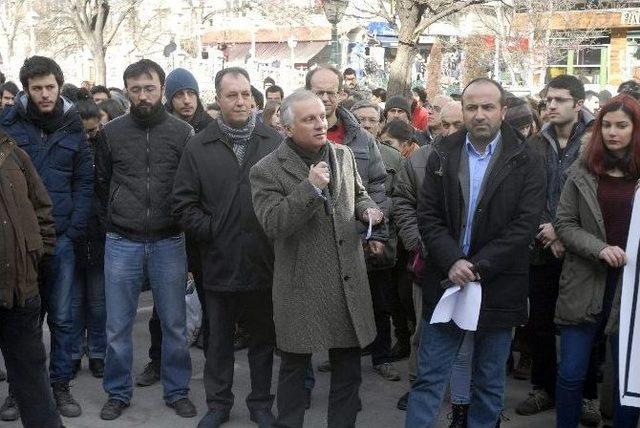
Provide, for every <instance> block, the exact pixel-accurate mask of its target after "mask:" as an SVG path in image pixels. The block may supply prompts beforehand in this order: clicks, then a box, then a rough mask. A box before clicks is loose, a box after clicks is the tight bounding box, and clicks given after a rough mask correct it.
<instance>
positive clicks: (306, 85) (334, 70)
mask: <svg viewBox="0 0 640 428" xmlns="http://www.w3.org/2000/svg"><path fill="white" fill-rule="evenodd" d="M320 70H329V71H331V72H332V73H333V74H335V75H336V77H338V91H341V90H342V80H343V79H342V73H340V70H338V69H337V68H335V67H333V66H331V65H321V66H319V67H317V68H314V69H313V70H309V71H308V72H307V75H306V76H305V78H304V88H305V89H307V90H309V91H310V90H311V79H312V78H313V75H314V74H316V72H317V71H320Z"/></svg>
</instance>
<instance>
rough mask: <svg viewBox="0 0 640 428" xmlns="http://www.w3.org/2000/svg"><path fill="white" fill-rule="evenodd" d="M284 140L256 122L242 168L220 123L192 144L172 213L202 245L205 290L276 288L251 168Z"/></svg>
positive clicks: (180, 171) (178, 180) (180, 172)
mask: <svg viewBox="0 0 640 428" xmlns="http://www.w3.org/2000/svg"><path fill="white" fill-rule="evenodd" d="M281 141H282V137H281V136H280V134H278V133H277V132H276V131H274V130H273V129H271V128H267V127H266V126H265V125H263V124H262V123H259V122H258V123H256V126H255V129H254V131H253V134H252V135H251V142H250V143H249V147H248V148H247V152H246V153H245V157H244V163H243V165H242V166H240V164H239V163H238V160H237V158H236V156H235V154H234V152H233V149H232V148H231V147H232V146H231V143H230V142H228V139H227V137H226V135H225V134H223V133H222V131H221V130H220V127H219V126H218V124H217V122H213V123H211V124H210V125H209V126H208V127H207V128H206V129H205V130H204V131H202V132H200V133H199V134H197V135H196V136H195V137H193V138H191V139H190V140H189V143H188V144H187V147H186V148H185V151H184V155H183V157H182V160H181V161H180V166H179V168H178V172H177V173H176V180H175V185H174V189H173V198H174V204H173V214H174V216H175V219H176V221H177V222H178V223H179V224H180V225H181V226H182V227H183V228H184V230H185V232H187V234H188V235H190V236H191V237H192V238H193V239H195V240H197V241H198V244H199V249H200V256H201V260H202V273H203V285H204V288H205V290H209V291H225V292H229V291H231V292H238V291H250V290H257V289H268V288H270V287H271V283H272V278H273V260H274V259H273V248H272V244H271V242H270V241H269V239H268V238H267V236H266V235H265V233H264V231H263V230H262V226H261V225H260V223H259V222H258V219H257V218H256V215H255V213H254V210H253V203H252V202H251V184H250V182H249V170H250V169H251V167H252V166H253V165H255V164H256V163H257V162H258V161H259V160H260V159H262V158H263V157H265V156H266V155H268V154H269V153H271V152H272V151H273V150H275V148H276V147H277V146H278V145H279V144H280V142H281Z"/></svg>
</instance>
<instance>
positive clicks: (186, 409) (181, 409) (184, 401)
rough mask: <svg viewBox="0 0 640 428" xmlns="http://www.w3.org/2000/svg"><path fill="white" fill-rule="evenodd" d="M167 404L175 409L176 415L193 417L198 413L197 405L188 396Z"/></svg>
mask: <svg viewBox="0 0 640 428" xmlns="http://www.w3.org/2000/svg"><path fill="white" fill-rule="evenodd" d="M167 406H169V407H171V408H172V409H173V410H175V411H176V415H178V416H180V417H182V418H192V417H194V416H195V415H197V414H198V411H197V410H196V406H194V405H193V403H192V402H191V400H189V399H188V398H181V399H179V400H177V401H174V402H173V403H167Z"/></svg>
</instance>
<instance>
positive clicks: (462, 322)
mask: <svg viewBox="0 0 640 428" xmlns="http://www.w3.org/2000/svg"><path fill="white" fill-rule="evenodd" d="M481 304H482V287H481V286H480V283H479V282H470V283H468V284H467V285H465V286H464V287H460V286H459V285H456V286H455V287H449V288H447V289H446V290H445V292H444V294H443V295H442V297H441V298H440V301H439V302H438V304H437V305H436V308H435V310H434V311H433V315H432V316H431V324H436V323H443V322H444V323H446V322H449V321H451V320H453V322H455V323H456V325H457V326H458V327H460V328H461V329H463V330H469V331H476V330H477V329H478V318H479V317H480V305H481Z"/></svg>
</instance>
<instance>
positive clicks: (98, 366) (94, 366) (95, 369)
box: [89, 358, 104, 379]
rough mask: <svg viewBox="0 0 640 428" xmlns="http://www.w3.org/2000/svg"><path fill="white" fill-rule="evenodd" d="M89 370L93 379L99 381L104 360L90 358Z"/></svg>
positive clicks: (102, 373) (102, 374) (102, 371)
mask: <svg viewBox="0 0 640 428" xmlns="http://www.w3.org/2000/svg"><path fill="white" fill-rule="evenodd" d="M89 370H91V374H92V375H93V377H97V378H98V379H100V378H101V377H102V376H104V360H103V359H102V358H90V359H89Z"/></svg>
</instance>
